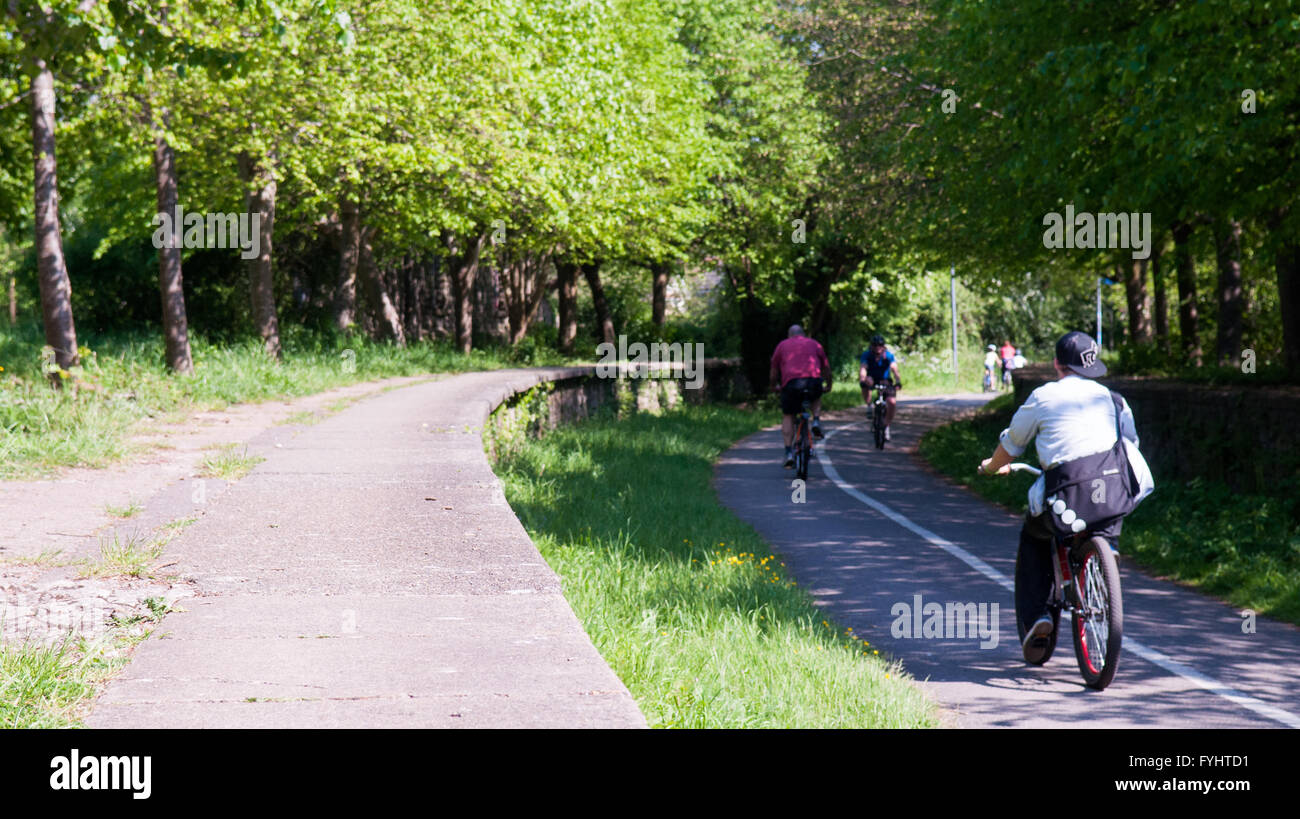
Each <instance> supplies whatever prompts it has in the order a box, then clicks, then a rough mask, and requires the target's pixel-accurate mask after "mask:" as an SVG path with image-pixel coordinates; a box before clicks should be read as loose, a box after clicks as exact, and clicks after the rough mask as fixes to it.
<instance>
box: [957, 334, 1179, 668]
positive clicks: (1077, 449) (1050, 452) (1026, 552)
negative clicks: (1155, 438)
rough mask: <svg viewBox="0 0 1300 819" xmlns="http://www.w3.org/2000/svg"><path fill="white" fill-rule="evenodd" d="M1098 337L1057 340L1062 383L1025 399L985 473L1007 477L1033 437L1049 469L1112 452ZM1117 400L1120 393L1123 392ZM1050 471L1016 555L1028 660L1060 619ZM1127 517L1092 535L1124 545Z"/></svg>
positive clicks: (1141, 465)
mask: <svg viewBox="0 0 1300 819" xmlns="http://www.w3.org/2000/svg"><path fill="white" fill-rule="evenodd" d="M1097 352H1098V351H1097V342H1095V341H1093V340H1092V337H1091V336H1089V335H1087V334H1086V333H1080V332H1072V333H1066V334H1065V335H1064V336H1061V338H1060V339H1059V340H1058V341H1057V342H1056V358H1055V359H1054V360H1053V362H1052V364H1053V365H1054V366H1055V367H1056V375H1057V380H1055V381H1050V382H1048V383H1046V384H1044V385H1042V386H1041V387H1039V388H1038V389H1036V390H1034V391H1033V392H1032V393H1030V395H1029V397H1028V398H1027V399H1025V403H1024V404H1023V405H1021V407H1020V409H1018V410H1016V414H1015V415H1014V416H1013V417H1012V419H1011V424H1010V425H1009V426H1008V427H1007V428H1006V429H1004V430H1003V431H1002V434H1001V436H1000V442H999V443H998V446H997V449H995V450H994V452H993V455H992V457H990V458H986V459H984V460H983V461H982V462H980V466H979V471H980V473H981V474H985V475H990V474H994V473H997V474H1000V475H1005V474H1007V473H1008V472H1010V466H1009V465H1010V463H1011V461H1012V459H1013V458H1015V457H1017V456H1018V455H1020V454H1021V453H1023V452H1024V451H1025V450H1026V449H1027V448H1028V446H1029V442H1030V441H1031V440H1034V439H1037V449H1038V462H1039V463H1040V464H1041V465H1042V467H1043V470H1044V472H1046V471H1047V470H1050V469H1053V468H1055V467H1058V466H1060V465H1062V464H1065V463H1067V462H1070V461H1075V460H1078V459H1080V458H1085V457H1087V456H1090V455H1094V454H1096V453H1102V452H1106V451H1107V450H1109V449H1111V448H1112V447H1114V446H1115V443H1116V436H1115V429H1116V426H1117V424H1116V418H1115V412H1116V403H1115V399H1112V397H1111V392H1110V390H1108V389H1106V388H1105V387H1104V386H1102V385H1101V384H1098V383H1097V382H1096V381H1094V380H1093V379H1094V378H1099V377H1101V376H1103V375H1105V374H1106V365H1105V364H1103V363H1102V362H1101V361H1100V360H1099V359H1098V358H1097ZM1117 398H1118V396H1117ZM1118 400H1119V404H1120V406H1122V408H1123V409H1122V411H1121V412H1120V413H1119V419H1118V421H1119V423H1118V427H1119V429H1120V431H1121V432H1122V434H1123V436H1124V437H1125V438H1126V439H1128V440H1129V441H1131V442H1132V443H1133V446H1132V448H1130V449H1129V450H1128V451H1129V455H1130V465H1131V466H1132V468H1133V471H1134V474H1135V475H1136V477H1137V479H1138V484H1139V486H1140V488H1141V493H1140V494H1139V496H1138V499H1139V500H1140V499H1141V498H1142V497H1145V496H1146V494H1148V493H1149V492H1150V491H1151V490H1152V489H1153V488H1154V483H1153V482H1152V480H1151V472H1150V470H1149V469H1147V465H1146V463H1145V462H1144V461H1143V460H1142V458H1141V455H1140V453H1138V452H1137V443H1138V436H1137V429H1136V428H1135V426H1134V423H1133V411H1132V410H1131V409H1129V406H1128V402H1126V401H1124V399H1123V398H1118ZM1045 487H1046V479H1045V476H1040V477H1039V478H1038V480H1037V481H1035V482H1034V485H1033V486H1031V487H1030V488H1029V511H1028V512H1027V513H1026V515H1025V522H1024V525H1023V527H1022V528H1021V530H1020V553H1019V557H1018V559H1017V566H1018V569H1017V571H1018V572H1020V575H1019V576H1018V577H1017V578H1016V580H1017V587H1018V588H1020V587H1021V584H1022V583H1023V588H1024V589H1026V590H1027V595H1026V600H1027V601H1030V602H1027V604H1026V606H1025V611H1024V612H1023V623H1022V625H1023V626H1024V627H1025V640H1024V644H1023V645H1022V646H1021V648H1022V651H1023V652H1024V657H1025V661H1026V662H1029V663H1033V664H1037V663H1040V662H1042V658H1043V657H1044V655H1045V653H1046V651H1047V648H1048V646H1049V645H1050V644H1051V636H1052V632H1053V630H1054V629H1055V624H1054V623H1053V621H1052V617H1051V616H1050V615H1049V614H1048V610H1047V600H1048V596H1049V595H1050V594H1051V590H1052V584H1053V582H1054V578H1053V570H1052V562H1051V561H1052V550H1051V547H1052V537H1053V531H1052V523H1051V520H1050V515H1051V509H1050V508H1044V507H1045V504H1044V494H1045ZM1123 522H1124V521H1123V518H1122V517H1120V518H1115V519H1113V520H1109V521H1101V522H1100V523H1099V525H1098V527H1096V528H1090V530H1089V531H1090V533H1091V534H1094V535H1099V536H1101V537H1103V538H1105V539H1106V540H1108V541H1109V542H1110V543H1111V546H1112V547H1114V545H1115V544H1116V543H1117V542H1118V539H1119V534H1120V530H1121V528H1122V527H1123Z"/></svg>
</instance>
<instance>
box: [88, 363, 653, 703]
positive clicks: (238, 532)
mask: <svg viewBox="0 0 1300 819" xmlns="http://www.w3.org/2000/svg"><path fill="white" fill-rule="evenodd" d="M577 372H578V371H577V370H572V369H570V370H561V369H532V370H497V371H491V372H479V373H470V374H465V375H460V376H456V377H452V378H446V379H443V380H440V381H438V382H436V383H425V384H417V385H413V386H408V387H405V388H403V389H398V390H392V391H389V392H386V393H383V394H380V395H373V396H370V397H368V398H367V399H366V400H364V401H359V402H358V403H356V404H355V405H354V406H351V407H349V408H347V409H344V410H342V411H340V412H338V413H336V414H334V415H332V416H331V417H329V418H326V419H324V420H322V421H320V422H319V423H317V424H314V425H311V426H307V427H303V428H301V429H299V430H297V431H296V432H294V433H293V434H287V433H285V434H283V435H281V437H280V438H278V439H277V438H276V436H277V435H278V434H280V433H279V430H278V429H276V428H268V429H267V430H266V431H265V432H263V434H262V435H261V436H259V437H258V438H256V439H254V440H253V441H251V442H250V447H249V451H250V454H251V455H253V456H255V457H257V458H260V459H263V460H260V461H259V462H257V463H256V464H235V465H234V466H235V468H248V467H249V466H251V471H249V472H248V474H247V475H246V476H245V477H243V478H241V479H240V480H238V481H235V482H234V483H231V484H230V485H229V486H228V487H226V488H225V490H224V491H223V492H222V495H221V497H220V499H219V501H218V502H216V503H212V504H211V505H210V507H209V508H208V510H207V511H206V512H205V514H203V515H202V516H201V517H200V518H199V519H198V520H197V521H195V522H194V523H193V525H191V526H189V527H187V528H185V530H184V531H183V532H181V533H180V534H179V535H177V536H176V538H175V539H174V540H172V541H171V543H170V544H169V545H168V547H167V551H166V554H165V559H167V560H169V561H172V562H173V563H174V566H173V567H172V570H173V571H175V572H177V573H178V574H179V575H180V576H181V577H182V578H183V579H184V580H185V581H186V582H187V583H190V584H192V587H193V589H194V592H195V594H196V596H195V597H193V598H192V599H189V600H186V601H185V603H184V607H185V609H187V611H180V612H173V613H170V614H167V615H166V617H165V618H164V619H163V620H162V622H161V623H160V624H159V625H158V627H157V631H156V634H155V636H154V637H152V638H150V639H149V640H146V641H145V642H144V643H142V644H141V645H140V646H139V648H138V649H137V650H136V653H135V656H134V658H133V659H132V661H131V664H130V665H129V666H128V667H127V668H126V669H125V670H124V671H123V673H122V674H121V675H120V676H119V677H117V678H116V679H114V680H113V681H112V682H110V683H109V684H108V686H107V687H106V689H105V690H104V692H103V693H102V695H100V696H99V698H98V699H97V700H96V702H95V704H94V708H93V710H92V711H91V713H90V715H89V717H87V719H86V722H87V724H88V725H89V726H91V727H168V728H188V727H260V728H269V727H312V728H320V727H362V726H365V727H453V726H465V727H504V726H513V727H561V726H564V727H606V726H610V727H640V726H644V724H645V721H644V718H643V717H642V715H641V713H640V712H639V711H638V710H637V708H636V705H635V703H634V702H633V700H632V698H631V695H629V694H628V692H627V689H626V688H625V687H624V686H623V684H622V683H621V682H620V681H619V680H618V678H617V677H616V676H615V675H614V673H613V672H612V671H610V669H609V667H608V666H607V665H606V664H605V662H604V661H603V660H602V659H601V657H600V655H599V654H598V653H597V652H596V650H595V648H594V647H593V646H592V644H591V640H590V639H589V638H588V637H587V635H586V633H585V632H584V631H583V629H582V626H581V625H580V624H579V622H578V620H577V618H576V617H575V616H574V614H573V612H572V610H571V609H570V608H569V606H568V603H567V602H566V601H565V599H564V597H563V596H562V594H561V591H560V584H559V580H558V579H557V577H556V576H555V574H554V572H552V571H551V569H550V568H549V567H548V566H547V565H546V563H545V561H543V560H542V557H541V555H540V554H538V552H537V549H536V547H535V546H534V545H533V543H532V541H531V540H530V539H529V538H528V535H527V533H526V532H525V531H524V529H523V527H522V525H521V524H520V523H519V521H518V519H517V518H516V517H515V515H514V513H513V512H512V511H511V509H510V507H509V506H508V505H507V504H506V502H505V498H504V495H503V494H502V491H501V487H500V482H499V481H498V480H497V478H496V476H495V475H494V474H493V473H492V470H491V468H490V467H489V465H488V462H487V457H486V455H485V453H484V451H483V444H482V440H481V437H480V430H481V427H482V424H483V422H484V420H485V419H486V418H487V415H488V412H489V411H490V410H491V409H492V407H494V406H495V405H496V404H497V403H499V402H500V401H501V400H503V399H504V398H506V397H508V396H509V395H511V394H513V393H515V392H518V391H521V390H524V389H527V388H529V387H532V386H535V385H536V384H538V383H541V382H542V381H545V380H549V379H552V378H555V377H558V376H560V375H571V374H575V373H577ZM187 483H188V481H187Z"/></svg>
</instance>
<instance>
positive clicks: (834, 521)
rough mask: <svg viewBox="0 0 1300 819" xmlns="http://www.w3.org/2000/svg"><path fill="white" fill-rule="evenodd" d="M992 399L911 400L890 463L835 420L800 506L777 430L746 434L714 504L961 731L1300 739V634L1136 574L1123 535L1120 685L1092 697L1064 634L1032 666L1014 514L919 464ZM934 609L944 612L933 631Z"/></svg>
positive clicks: (853, 416)
mask: <svg viewBox="0 0 1300 819" xmlns="http://www.w3.org/2000/svg"><path fill="white" fill-rule="evenodd" d="M986 400H987V397H985V396H981V395H979V394H974V395H965V396H945V397H937V398H913V399H908V398H906V397H904V396H900V399H899V414H898V417H897V419H896V421H895V425H894V429H893V438H894V440H893V441H892V442H891V443H890V444H888V445H886V448H885V449H884V450H877V449H876V448H875V447H874V445H873V443H872V442H871V440H870V437H871V436H870V430H869V427H868V422H867V421H866V419H865V417H864V415H865V412H864V409H863V408H858V409H854V410H851V411H844V412H838V413H828V414H827V415H826V416H824V419H823V422H824V423H823V425H824V427H825V428H826V431H827V440H826V441H824V442H823V443H822V445H821V447H820V448H821V450H822V453H823V454H822V457H821V458H820V459H818V460H814V461H813V468H812V471H811V472H810V475H809V479H808V482H807V487H806V503H802V504H799V503H793V502H792V493H793V490H792V487H791V478H792V475H791V473H790V471H789V470H783V469H782V468H781V462H780V453H781V442H780V430H779V429H770V430H766V431H763V432H760V433H757V434H755V435H751V436H750V437H748V438H745V439H744V440H742V441H740V442H738V443H737V444H736V445H735V446H734V447H732V448H731V449H730V450H728V451H727V453H726V454H724V455H723V457H722V458H720V459H719V461H718V464H717V467H716V471H715V484H716V486H717V489H718V493H719V497H720V498H721V500H722V502H723V503H724V504H725V505H727V506H729V507H730V508H731V509H733V510H734V511H735V512H736V514H737V515H739V516H740V517H741V518H742V519H744V520H746V521H748V522H749V523H751V524H752V525H753V526H754V527H755V528H756V529H757V530H758V531H759V532H760V533H761V534H762V535H763V536H764V537H766V538H767V540H768V541H769V542H770V543H771V544H772V545H773V548H774V549H775V550H776V551H777V552H779V553H780V554H781V555H782V559H783V560H784V561H785V563H786V567H787V570H788V571H789V572H791V574H792V575H793V576H794V577H795V578H796V579H797V580H798V582H799V584H800V585H801V586H803V587H805V588H807V589H809V590H810V592H811V594H812V595H813V596H814V598H815V599H816V601H817V604H818V605H820V606H822V607H824V608H826V609H827V610H828V611H829V612H831V613H833V614H834V616H835V618H836V619H837V620H838V621H839V622H840V623H842V624H843V625H846V626H850V627H852V628H853V629H854V631H855V633H857V634H859V635H860V636H862V637H864V638H866V639H868V640H870V641H871V643H872V645H878V646H880V647H881V648H882V649H887V650H888V651H889V652H890V653H891V654H892V655H893V656H895V657H897V658H898V659H900V660H902V662H903V665H904V667H905V668H906V669H907V670H908V671H909V672H910V673H911V674H912V675H913V676H915V677H916V678H917V679H920V680H924V682H923V683H922V685H923V686H924V687H925V689H926V691H927V693H929V694H930V695H931V696H932V697H934V699H935V700H937V701H938V702H940V703H941V704H943V705H944V706H946V708H947V709H948V711H949V720H950V721H951V723H952V724H954V725H958V726H970V727H1069V726H1078V727H1096V726H1110V727H1145V726H1150V727H1169V728H1173V727H1185V726H1189V725H1196V726H1201V727H1247V726H1250V727H1300V708H1298V707H1297V706H1296V704H1295V692H1296V691H1297V690H1300V629H1297V628H1295V627H1294V626H1291V625H1288V624H1285V623H1280V622H1276V621H1271V620H1265V619H1264V618H1259V620H1258V622H1257V624H1256V625H1257V628H1256V629H1255V630H1254V631H1253V632H1248V631H1247V630H1245V629H1243V627H1242V624H1243V618H1242V616H1241V614H1240V612H1238V611H1237V610H1236V609H1235V608H1233V607H1230V606H1227V605H1225V604H1223V603H1221V602H1218V601H1216V600H1213V599H1210V598H1207V597H1205V596H1203V595H1200V594H1197V593H1196V592H1194V591H1191V590H1188V589H1186V588H1183V587H1179V586H1176V585H1174V584H1172V583H1168V582H1164V581H1161V580H1158V579H1155V578H1152V577H1150V576H1148V575H1146V574H1144V573H1142V572H1140V571H1138V570H1136V569H1135V568H1134V567H1133V565H1132V564H1131V563H1128V562H1126V561H1125V560H1124V559H1123V556H1122V553H1123V540H1122V538H1121V542H1120V551H1121V560H1120V573H1121V576H1122V578H1123V584H1124V649H1123V654H1122V656H1121V658H1120V663H1119V673H1118V675H1117V676H1116V677H1115V681H1114V683H1112V684H1111V686H1110V687H1109V688H1107V689H1106V690H1105V691H1104V692H1100V693H1098V692H1092V691H1089V690H1087V689H1085V688H1084V686H1083V680H1082V678H1081V677H1080V675H1079V672H1078V668H1077V666H1076V664H1075V658H1074V652H1073V646H1072V645H1071V643H1070V637H1069V635H1068V634H1064V635H1062V637H1061V638H1060V640H1059V641H1058V643H1057V648H1056V653H1055V654H1054V655H1053V657H1052V659H1051V660H1050V661H1049V662H1048V663H1047V664H1046V665H1045V666H1042V667H1039V668H1035V667H1032V666H1029V665H1026V664H1025V662H1024V660H1023V659H1022V657H1021V650H1020V645H1019V641H1018V639H1017V633H1016V625H1015V619H1014V618H1015V608H1014V601H1013V598H1012V588H1013V581H1012V578H1013V577H1014V565H1015V554H1016V544H1017V538H1018V532H1019V527H1020V518H1019V516H1017V515H1013V514H1011V513H1009V512H1008V511H1007V510H1006V509H1003V508H1001V507H999V506H996V505H994V504H991V503H989V502H987V501H984V500H982V499H980V498H979V497H977V496H976V495H974V494H973V493H970V492H968V491H966V490H964V489H962V488H959V487H957V486H955V485H953V484H951V483H950V482H948V481H946V480H945V479H943V478H942V477H939V476H938V474H937V473H936V472H934V471H933V470H931V469H930V468H929V467H928V466H926V465H925V464H924V463H922V462H921V461H920V459H919V458H918V457H917V456H916V455H915V454H914V453H915V449H916V444H917V442H918V441H919V439H920V437H921V434H922V433H923V432H924V431H925V430H927V429H929V428H930V427H932V426H935V425H937V424H940V423H943V422H944V421H946V420H949V419H951V418H953V417H954V416H956V415H957V413H958V412H960V411H962V410H964V409H967V408H971V407H975V406H979V405H980V404H982V403H983V402H984V401H986ZM975 466H976V464H975V463H972V464H971V468H972V470H973V469H974V467H975ZM931 604H937V605H938V606H941V607H942V611H943V613H944V615H943V617H942V618H941V619H939V620H938V621H937V624H938V627H934V628H932V627H931V626H929V625H927V623H928V621H929V620H930V613H931V612H932V611H933V610H932V609H928V608H927V607H928V606H929V605H931ZM956 606H961V608H960V609H957V608H956ZM994 606H996V607H997V609H996V611H997V615H996V616H994V615H993V611H994V608H993V607H994ZM950 609H951V610H952V612H953V613H950ZM981 612H983V613H984V618H983V619H982V620H980V618H979V615H980V613H981ZM957 613H961V614H962V615H963V616H964V618H965V619H964V622H962V623H961V626H962V628H960V629H958V628H957V623H956V621H957V619H958V616H957ZM971 614H974V615H975V617H974V618H972V617H971V616H970V615H971ZM972 619H974V620H975V621H976V622H971V621H972ZM1068 622H1069V618H1068V617H1065V618H1062V623H1061V625H1062V627H1063V628H1068ZM918 623H919V624H921V625H920V628H917V624H918ZM980 626H983V627H984V628H983V629H981V628H980Z"/></svg>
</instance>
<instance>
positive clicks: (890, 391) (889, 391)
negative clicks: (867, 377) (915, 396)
mask: <svg viewBox="0 0 1300 819" xmlns="http://www.w3.org/2000/svg"><path fill="white" fill-rule="evenodd" d="M881 385H884V387H885V397H886V398H893V397H894V396H896V395H898V385H897V384H895V383H894V382H893V381H877V382H876V383H875V384H873V385H872V386H871V387H869V388H868V389H870V390H872V391H873V392H874V391H875V389H876V387H878V386H881ZM862 386H863V387H866V386H867V382H865V381H863V382H862Z"/></svg>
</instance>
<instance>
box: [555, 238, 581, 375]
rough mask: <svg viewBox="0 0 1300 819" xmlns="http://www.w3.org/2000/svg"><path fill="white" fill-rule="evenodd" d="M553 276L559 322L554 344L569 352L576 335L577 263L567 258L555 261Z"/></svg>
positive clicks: (561, 350)
mask: <svg viewBox="0 0 1300 819" xmlns="http://www.w3.org/2000/svg"><path fill="white" fill-rule="evenodd" d="M555 278H556V292H557V301H558V302H559V304H558V309H557V311H556V312H557V313H558V314H559V323H560V326H559V333H558V334H557V336H556V340H557V345H556V346H558V347H559V348H560V352H562V353H565V354H571V353H572V352H573V342H574V340H575V339H577V337H578V264H577V263H576V262H571V261H569V260H567V259H565V260H561V261H559V262H556V264H555Z"/></svg>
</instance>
